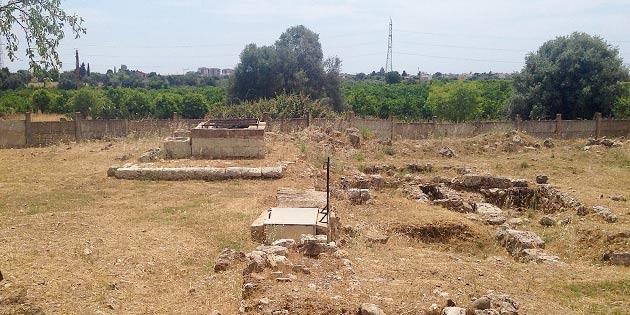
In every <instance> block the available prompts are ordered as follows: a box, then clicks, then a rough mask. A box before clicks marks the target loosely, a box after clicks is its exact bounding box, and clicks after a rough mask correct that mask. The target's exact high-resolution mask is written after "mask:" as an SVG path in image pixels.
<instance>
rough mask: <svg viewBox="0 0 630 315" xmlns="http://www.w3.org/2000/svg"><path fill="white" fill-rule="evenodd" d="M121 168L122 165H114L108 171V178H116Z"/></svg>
mask: <svg viewBox="0 0 630 315" xmlns="http://www.w3.org/2000/svg"><path fill="white" fill-rule="evenodd" d="M119 168H120V165H112V166H110V167H109V168H108V169H107V177H114V175H115V174H116V171H117V170H118V169H119Z"/></svg>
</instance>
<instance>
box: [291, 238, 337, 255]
mask: <svg viewBox="0 0 630 315" xmlns="http://www.w3.org/2000/svg"><path fill="white" fill-rule="evenodd" d="M300 244H301V251H302V252H303V253H304V255H305V256H311V257H317V256H319V254H322V253H334V252H336V251H337V245H336V244H335V243H334V242H330V243H327V237H326V235H310V234H305V235H302V239H301V240H300Z"/></svg>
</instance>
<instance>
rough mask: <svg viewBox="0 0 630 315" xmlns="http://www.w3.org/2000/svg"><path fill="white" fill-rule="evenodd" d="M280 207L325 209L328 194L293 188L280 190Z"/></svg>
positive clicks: (278, 197)
mask: <svg viewBox="0 0 630 315" xmlns="http://www.w3.org/2000/svg"><path fill="white" fill-rule="evenodd" d="M277 199H278V207H280V208H320V209H321V208H324V207H325V206H326V192H324V191H315V189H307V190H299V189H292V188H280V189H278V195H277Z"/></svg>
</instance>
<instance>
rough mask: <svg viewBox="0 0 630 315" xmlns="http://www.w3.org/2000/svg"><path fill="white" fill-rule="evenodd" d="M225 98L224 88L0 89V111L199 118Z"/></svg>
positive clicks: (101, 116)
mask: <svg viewBox="0 0 630 315" xmlns="http://www.w3.org/2000/svg"><path fill="white" fill-rule="evenodd" d="M225 99H226V94H225V90H224V89H223V88H219V87H205V88H177V89H175V88H171V89H166V90H150V89H138V88H104V89H96V88H82V89H81V90H78V91H73V90H69V91H66V90H56V89H37V90H33V89H21V90H11V91H0V113H20V112H21V113H23V112H26V111H33V112H42V113H60V114H71V113H74V112H80V113H81V114H82V115H83V116H84V117H91V118H93V119H125V118H129V119H143V118H170V117H172V115H173V112H177V113H179V114H181V116H182V117H184V118H203V117H204V116H205V115H206V114H207V113H208V112H209V111H210V109H211V108H212V107H213V106H219V105H220V104H224V103H225Z"/></svg>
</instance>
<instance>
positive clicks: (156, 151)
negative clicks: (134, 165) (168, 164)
mask: <svg viewBox="0 0 630 315" xmlns="http://www.w3.org/2000/svg"><path fill="white" fill-rule="evenodd" d="M161 153H162V149H161V148H153V149H149V150H147V151H146V152H144V153H143V154H142V155H141V156H140V158H138V161H140V163H150V162H155V161H157V160H158V158H159V157H160V154H161Z"/></svg>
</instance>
